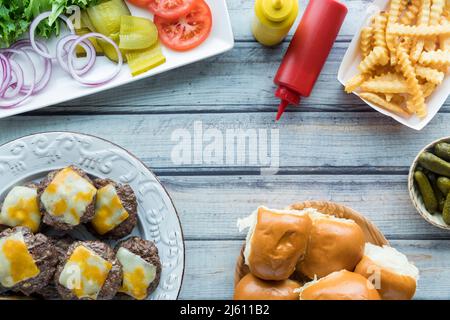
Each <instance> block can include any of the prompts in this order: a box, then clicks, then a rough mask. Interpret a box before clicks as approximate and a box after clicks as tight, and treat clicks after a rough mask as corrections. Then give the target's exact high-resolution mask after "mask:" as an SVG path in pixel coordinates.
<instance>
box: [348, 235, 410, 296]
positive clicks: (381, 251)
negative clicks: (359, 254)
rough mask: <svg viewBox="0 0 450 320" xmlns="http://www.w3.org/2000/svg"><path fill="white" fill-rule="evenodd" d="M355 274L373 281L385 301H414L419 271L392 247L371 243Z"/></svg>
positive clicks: (367, 246) (367, 245) (368, 244)
mask: <svg viewBox="0 0 450 320" xmlns="http://www.w3.org/2000/svg"><path fill="white" fill-rule="evenodd" d="M355 272H356V273H359V274H361V275H362V276H364V277H366V278H367V279H370V280H372V281H373V282H374V283H375V286H376V289H377V290H378V292H379V293H380V295H381V297H382V298H383V299H385V300H409V299H412V298H413V296H414V294H415V292H416V287H417V280H418V279H419V270H418V269H417V268H416V267H415V266H414V265H413V264H412V263H410V262H409V261H408V258H407V257H406V256H405V255H404V254H402V253H400V252H398V251H397V250H395V249H394V248H392V247H389V246H383V247H379V246H375V245H373V244H371V243H367V244H366V249H365V252H364V257H363V258H362V260H361V261H360V262H359V263H358V265H357V266H356V268H355Z"/></svg>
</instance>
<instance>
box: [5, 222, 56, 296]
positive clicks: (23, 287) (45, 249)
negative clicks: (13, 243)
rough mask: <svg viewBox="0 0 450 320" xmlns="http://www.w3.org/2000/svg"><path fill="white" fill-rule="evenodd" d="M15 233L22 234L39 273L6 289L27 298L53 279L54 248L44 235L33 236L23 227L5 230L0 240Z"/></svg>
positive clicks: (54, 266)
mask: <svg viewBox="0 0 450 320" xmlns="http://www.w3.org/2000/svg"><path fill="white" fill-rule="evenodd" d="M17 233H21V234H22V236H23V240H24V242H25V245H26V247H27V249H28V252H29V254H30V255H31V257H32V258H33V260H34V263H35V265H36V267H37V269H38V270H39V273H38V274H36V276H34V277H32V278H28V279H25V280H23V281H20V282H18V283H16V284H15V285H14V286H13V287H10V288H7V289H9V290H12V291H19V292H22V293H23V294H25V295H27V296H28V295H31V294H32V293H34V292H37V291H39V290H41V289H42V288H43V287H45V286H47V285H48V283H49V282H50V281H51V280H52V279H53V275H54V273H55V269H56V265H57V263H58V258H57V254H56V251H55V248H54V247H53V245H52V244H51V242H50V241H49V239H48V238H47V237H46V236H45V235H43V234H41V233H37V234H33V233H32V232H31V231H30V230H29V229H28V228H25V227H16V228H13V229H7V230H5V231H3V232H1V233H0V239H3V238H5V237H10V236H14V235H15V234H17ZM3 249H5V248H3ZM17 250H18V249H17V248H15V249H14V251H15V252H16V253H17ZM20 258H21V261H23V257H20ZM30 268H31V267H30Z"/></svg>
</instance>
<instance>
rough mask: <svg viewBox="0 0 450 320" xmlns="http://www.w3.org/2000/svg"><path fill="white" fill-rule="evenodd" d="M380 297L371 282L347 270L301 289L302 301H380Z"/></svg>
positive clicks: (310, 283) (334, 273)
mask: <svg viewBox="0 0 450 320" xmlns="http://www.w3.org/2000/svg"><path fill="white" fill-rule="evenodd" d="M380 299H381V298H380V295H379V294H378V291H377V290H376V289H375V287H374V286H373V285H372V283H371V282H369V280H367V279H366V278H364V277H363V276H361V275H360V274H357V273H353V272H350V271H347V270H341V271H338V272H333V273H332V274H330V275H328V276H326V277H324V278H322V279H320V280H317V281H312V282H309V283H307V284H305V285H304V286H303V287H302V288H301V289H300V300H380Z"/></svg>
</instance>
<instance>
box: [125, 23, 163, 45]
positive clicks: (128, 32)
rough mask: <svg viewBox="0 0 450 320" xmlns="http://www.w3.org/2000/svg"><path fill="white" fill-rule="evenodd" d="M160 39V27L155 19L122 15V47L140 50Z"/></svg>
mask: <svg viewBox="0 0 450 320" xmlns="http://www.w3.org/2000/svg"><path fill="white" fill-rule="evenodd" d="M156 41H158V29H157V28H156V25H155V24H154V23H153V21H151V20H149V19H145V18H140V17H133V16H122V19H121V22H120V49H124V50H140V49H146V48H149V47H151V46H153V45H154V44H155V43H156Z"/></svg>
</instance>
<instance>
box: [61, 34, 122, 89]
mask: <svg viewBox="0 0 450 320" xmlns="http://www.w3.org/2000/svg"><path fill="white" fill-rule="evenodd" d="M88 38H101V39H103V40H105V41H106V42H108V43H110V44H111V45H112V46H113V47H114V49H115V50H116V51H117V56H118V59H119V61H118V62H117V64H116V69H115V71H114V72H113V73H111V74H110V75H109V76H107V77H105V78H103V79H100V80H86V79H83V78H81V77H80V76H79V75H78V74H77V73H76V69H75V67H74V65H73V60H74V56H75V50H76V47H77V46H78V45H79V44H80V43H81V42H83V41H84V40H86V39H88ZM122 64H123V57H122V53H121V52H120V50H119V47H118V46H117V44H116V43H115V42H114V41H113V40H111V39H110V38H108V37H107V36H105V35H103V34H101V33H96V32H92V33H87V34H85V35H83V36H81V37H79V38H78V39H76V40H75V41H74V42H73V43H72V46H71V47H70V49H69V55H68V61H67V65H68V67H69V72H70V74H71V75H72V77H73V78H74V79H75V80H77V81H78V82H80V83H81V84H84V85H88V86H97V85H101V84H104V83H107V82H109V81H111V80H112V79H114V78H115V77H116V76H117V75H118V74H119V72H120V70H121V69H122Z"/></svg>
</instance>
